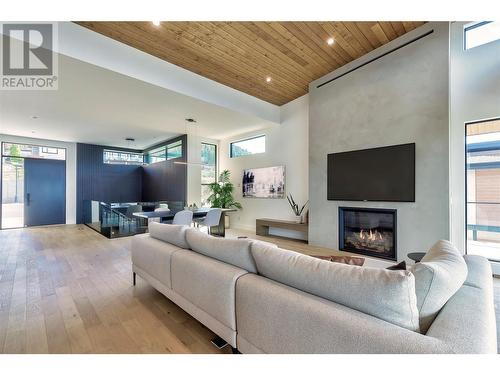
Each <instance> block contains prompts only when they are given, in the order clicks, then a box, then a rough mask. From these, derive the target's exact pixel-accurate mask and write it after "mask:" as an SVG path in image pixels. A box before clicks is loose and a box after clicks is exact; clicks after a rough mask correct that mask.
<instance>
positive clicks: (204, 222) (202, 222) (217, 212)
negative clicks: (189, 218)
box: [193, 208, 222, 234]
mask: <svg viewBox="0 0 500 375" xmlns="http://www.w3.org/2000/svg"><path fill="white" fill-rule="evenodd" d="M221 215H222V210H221V209H220V208H211V209H210V210H208V212H207V215H206V216H205V217H203V218H199V219H194V220H193V221H194V223H195V224H197V225H198V227H200V226H203V227H207V232H208V234H211V233H210V227H215V226H217V225H219V223H220V217H221Z"/></svg>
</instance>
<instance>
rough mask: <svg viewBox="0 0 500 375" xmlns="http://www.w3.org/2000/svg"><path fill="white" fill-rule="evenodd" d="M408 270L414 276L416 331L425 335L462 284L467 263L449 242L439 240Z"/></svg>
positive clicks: (465, 274)
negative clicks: (417, 311) (418, 317)
mask: <svg viewBox="0 0 500 375" xmlns="http://www.w3.org/2000/svg"><path fill="white" fill-rule="evenodd" d="M410 271H411V272H412V273H413V274H414V275H415V291H416V293H417V306H418V310H419V314H420V331H421V332H422V333H424V334H425V333H426V332H427V330H428V329H429V327H430V326H431V324H432V322H433V321H434V319H435V318H436V316H437V314H438V313H439V311H440V310H441V309H442V307H443V306H444V305H445V304H446V302H448V300H449V299H450V298H451V297H452V296H453V295H454V294H455V293H456V291H457V290H458V289H460V287H461V286H462V284H463V283H464V281H465V279H466V278H467V265H466V263H465V260H464V258H463V256H462V254H460V253H459V251H458V250H457V248H456V247H455V246H453V245H452V243H451V242H449V241H445V240H440V241H438V242H436V243H435V244H434V246H432V247H431V249H430V250H429V251H428V252H427V254H425V256H424V257H423V258H422V260H421V261H420V263H417V264H415V265H414V266H412V267H411V268H410Z"/></svg>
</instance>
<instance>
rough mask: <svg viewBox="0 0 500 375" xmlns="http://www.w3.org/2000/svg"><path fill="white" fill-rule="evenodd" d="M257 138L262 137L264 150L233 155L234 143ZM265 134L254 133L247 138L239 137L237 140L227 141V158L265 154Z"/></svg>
mask: <svg viewBox="0 0 500 375" xmlns="http://www.w3.org/2000/svg"><path fill="white" fill-rule="evenodd" d="M258 138H264V152H255V153H252V154H248V155H236V156H235V155H234V154H233V145H234V144H236V143H240V142H245V141H251V140H253V139H258ZM266 141H267V139H266V135H265V134H259V135H255V136H252V137H248V138H242V139H239V140H237V141H231V142H229V158H231V159H232V158H240V157H242V156H250V155H258V154H265V153H266Z"/></svg>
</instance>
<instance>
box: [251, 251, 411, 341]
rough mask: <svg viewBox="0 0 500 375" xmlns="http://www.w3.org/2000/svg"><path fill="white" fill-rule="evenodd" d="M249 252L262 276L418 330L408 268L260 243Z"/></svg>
mask: <svg viewBox="0 0 500 375" xmlns="http://www.w3.org/2000/svg"><path fill="white" fill-rule="evenodd" d="M252 255H253V257H254V259H255V263H256V265H257V271H258V273H259V274H260V275H262V276H265V277H267V278H269V279H271V280H274V281H277V282H280V283H282V284H285V285H288V286H291V287H293V288H296V289H299V290H302V291H304V292H307V293H310V294H314V295H316V296H318V297H322V298H325V299H328V300H330V301H333V302H336V303H339V304H341V305H344V306H347V307H350V308H352V309H355V310H358V311H361V312H364V313H365V314H369V315H372V316H375V317H377V318H379V319H382V320H385V321H386V322H390V323H392V324H396V325H398V326H400V327H403V328H406V329H409V330H412V331H416V332H418V330H419V325H418V324H419V323H418V309H417V298H416V295H415V278H414V277H413V274H412V273H411V272H409V271H405V270H400V271H391V270H386V269H383V268H370V267H359V266H352V265H347V264H341V263H333V262H330V261H326V260H321V259H317V258H313V257H310V256H307V255H303V254H299V253H296V252H294V251H290V250H284V249H280V248H276V247H272V246H267V245H265V244H263V243H256V244H253V246H252Z"/></svg>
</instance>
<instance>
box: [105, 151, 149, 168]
mask: <svg viewBox="0 0 500 375" xmlns="http://www.w3.org/2000/svg"><path fill="white" fill-rule="evenodd" d="M103 162H104V164H126V165H142V164H143V163H144V156H143V155H142V153H140V152H129V151H117V150H104V151H103Z"/></svg>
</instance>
